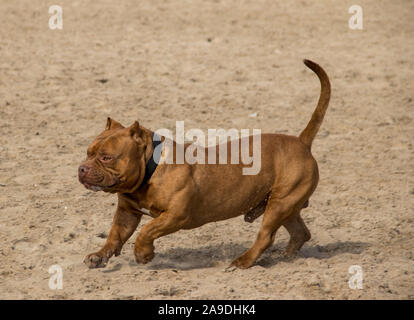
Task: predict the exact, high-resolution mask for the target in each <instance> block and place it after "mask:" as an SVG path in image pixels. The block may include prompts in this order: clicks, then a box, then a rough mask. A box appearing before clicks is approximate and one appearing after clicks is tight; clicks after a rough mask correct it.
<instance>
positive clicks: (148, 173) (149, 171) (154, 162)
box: [141, 132, 162, 186]
mask: <svg viewBox="0 0 414 320" xmlns="http://www.w3.org/2000/svg"><path fill="white" fill-rule="evenodd" d="M161 143H162V141H161V137H160V136H159V135H158V134H156V133H155V132H154V135H153V137H152V147H153V149H154V151H153V152H152V155H151V158H150V159H149V160H148V162H147V164H146V166H145V176H144V180H142V182H141V186H143V185H144V184H146V183H147V182H148V181H149V179H151V177H152V175H153V173H154V171H155V169H157V166H158V162H159V161H160V158H161V151H162V149H161V148H159V149H160V150H158V149H156V147H157V146H158V145H159V144H161Z"/></svg>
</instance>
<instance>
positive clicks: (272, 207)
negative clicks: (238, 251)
mask: <svg viewBox="0 0 414 320" xmlns="http://www.w3.org/2000/svg"><path fill="white" fill-rule="evenodd" d="M312 191H313V190H312V186H311V185H308V184H299V185H296V187H295V189H293V190H291V191H290V192H289V193H288V194H287V195H286V192H282V191H280V190H278V191H275V192H273V193H272V194H271V196H270V197H269V200H268V202H267V206H266V209H265V212H264V215H263V221H262V226H261V228H260V231H259V234H258V236H257V239H256V241H255V243H254V244H253V246H252V247H251V248H250V249H249V250H247V251H246V252H245V253H243V254H242V255H241V256H240V257H239V258H237V259H236V260H234V261H233V262H232V264H231V265H232V266H235V267H238V268H241V269H246V268H249V267H251V266H252V265H253V263H254V262H255V261H256V260H257V259H258V258H259V257H260V255H261V254H262V253H263V252H264V251H265V250H266V249H267V248H268V247H270V246H271V245H272V243H273V240H274V238H275V234H276V231H277V230H278V229H279V228H280V226H282V225H283V224H284V221H285V220H286V219H287V218H288V217H290V216H291V215H292V214H294V213H295V212H298V211H299V210H300V209H301V208H302V206H303V204H304V202H305V199H306V198H307V197H309V196H310V193H311V192H312ZM281 195H283V196H281Z"/></svg>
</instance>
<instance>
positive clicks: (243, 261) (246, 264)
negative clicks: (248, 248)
mask: <svg viewBox="0 0 414 320" xmlns="http://www.w3.org/2000/svg"><path fill="white" fill-rule="evenodd" d="M253 263H254V261H251V259H249V258H248V257H247V256H246V255H242V256H240V257H238V258H237V259H236V260H234V261H233V262H232V263H231V264H230V267H236V268H239V269H247V268H250V267H251V266H252V265H253Z"/></svg>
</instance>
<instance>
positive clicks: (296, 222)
mask: <svg viewBox="0 0 414 320" xmlns="http://www.w3.org/2000/svg"><path fill="white" fill-rule="evenodd" d="M283 226H284V227H285V228H286V230H287V231H288V232H289V235H290V240H289V244H288V245H287V247H286V251H285V254H286V256H288V257H291V256H293V255H294V254H296V253H297V252H298V251H299V250H300V248H302V246H303V244H304V243H305V242H306V241H309V239H310V238H311V234H310V232H309V229H308V228H307V227H306V225H305V222H304V221H303V219H302V217H301V216H300V211H298V212H297V213H294V214H292V215H291V216H289V217H288V218H287V219H286V220H285V221H283Z"/></svg>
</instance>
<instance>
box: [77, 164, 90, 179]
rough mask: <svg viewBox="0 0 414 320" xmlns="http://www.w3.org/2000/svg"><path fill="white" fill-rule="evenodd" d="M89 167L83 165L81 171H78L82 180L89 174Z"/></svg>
mask: <svg viewBox="0 0 414 320" xmlns="http://www.w3.org/2000/svg"><path fill="white" fill-rule="evenodd" d="M89 169H90V168H89V167H88V166H87V165H84V164H83V165H81V166H80V167H79V169H78V175H79V177H80V178H83V177H84V176H86V174H87V173H88V171H89Z"/></svg>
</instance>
